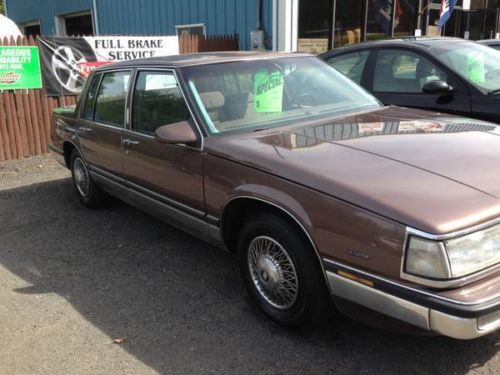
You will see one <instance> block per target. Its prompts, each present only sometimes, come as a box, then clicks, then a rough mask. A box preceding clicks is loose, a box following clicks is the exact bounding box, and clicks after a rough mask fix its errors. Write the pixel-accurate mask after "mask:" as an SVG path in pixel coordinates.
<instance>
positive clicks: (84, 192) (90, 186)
mask: <svg viewBox="0 0 500 375" xmlns="http://www.w3.org/2000/svg"><path fill="white" fill-rule="evenodd" d="M70 165H71V177H72V181H73V186H74V189H75V191H76V194H77V195H78V198H79V199H80V201H81V202H82V203H83V204H84V205H85V206H87V207H91V208H96V207H100V206H101V205H102V203H103V201H104V193H103V192H102V191H101V189H100V188H99V186H97V184H96V183H95V182H94V180H92V177H91V176H90V173H89V170H88V167H87V163H86V162H85V160H83V158H82V157H81V155H80V154H79V153H78V151H77V150H73V153H72V154H71V164H70Z"/></svg>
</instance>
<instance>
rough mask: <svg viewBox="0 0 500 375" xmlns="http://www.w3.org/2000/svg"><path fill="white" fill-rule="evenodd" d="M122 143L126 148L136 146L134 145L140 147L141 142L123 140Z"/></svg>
mask: <svg viewBox="0 0 500 375" xmlns="http://www.w3.org/2000/svg"><path fill="white" fill-rule="evenodd" d="M122 143H123V144H124V145H125V146H134V145H138V144H140V143H141V142H139V141H134V140H132V139H123V140H122Z"/></svg>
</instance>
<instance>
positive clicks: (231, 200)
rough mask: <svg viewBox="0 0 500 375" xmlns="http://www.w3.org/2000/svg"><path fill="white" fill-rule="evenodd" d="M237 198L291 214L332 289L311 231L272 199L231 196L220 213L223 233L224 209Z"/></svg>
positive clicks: (328, 285)
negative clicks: (261, 203)
mask: <svg viewBox="0 0 500 375" xmlns="http://www.w3.org/2000/svg"><path fill="white" fill-rule="evenodd" d="M237 199H253V200H256V201H260V202H263V203H267V204H269V205H270V206H273V207H275V208H278V209H279V210H281V211H283V212H284V213H285V214H286V215H287V216H289V217H290V218H292V219H293V220H294V221H295V222H296V223H297V224H298V225H299V227H300V228H301V229H302V231H303V232H304V233H305V235H306V236H307V238H308V239H309V243H310V244H311V246H312V248H313V250H314V253H315V254H316V257H317V259H318V262H319V266H320V268H321V270H322V272H323V276H324V278H325V282H326V286H327V288H328V289H330V284H329V283H328V278H327V276H326V270H325V267H324V265H323V262H322V261H321V256H320V255H319V251H318V248H317V247H316V244H315V243H314V240H313V238H312V236H311V235H310V234H309V232H308V231H307V229H306V228H305V227H304V225H303V224H302V223H301V222H300V220H299V219H297V218H296V217H295V215H293V214H292V213H291V212H289V211H288V210H286V209H284V208H283V207H281V206H279V205H277V204H276V203H273V202H270V201H268V200H266V199H263V198H260V197H255V196H252V195H240V196H237V197H233V198H231V199H230V200H228V201H227V202H226V203H224V206H223V207H222V209H221V215H220V228H221V234H222V228H223V226H224V223H223V221H222V218H223V216H224V211H225V209H226V207H227V206H228V205H229V203H231V202H233V201H235V200H237ZM330 294H331V290H330Z"/></svg>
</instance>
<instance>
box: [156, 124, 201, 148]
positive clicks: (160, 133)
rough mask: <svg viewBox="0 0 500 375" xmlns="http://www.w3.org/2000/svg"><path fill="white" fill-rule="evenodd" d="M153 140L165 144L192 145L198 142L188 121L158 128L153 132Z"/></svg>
mask: <svg viewBox="0 0 500 375" xmlns="http://www.w3.org/2000/svg"><path fill="white" fill-rule="evenodd" d="M155 139H156V140H157V141H158V142H160V143H167V144H179V143H185V144H192V143H195V142H196V141H197V140H198V137H197V136H196V133H195V132H194V130H193V128H192V126H191V123H190V122H189V121H180V122H176V123H173V124H168V125H163V126H160V127H159V128H158V129H156V131H155Z"/></svg>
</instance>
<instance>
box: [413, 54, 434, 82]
mask: <svg viewBox="0 0 500 375" xmlns="http://www.w3.org/2000/svg"><path fill="white" fill-rule="evenodd" d="M433 69H434V65H432V64H431V63H430V62H429V61H427V60H424V59H420V61H419V62H418V63H417V72H416V74H417V78H426V77H428V76H429V75H430V74H431V73H432V70H433Z"/></svg>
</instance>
